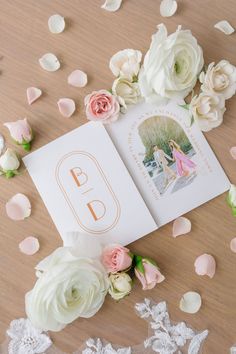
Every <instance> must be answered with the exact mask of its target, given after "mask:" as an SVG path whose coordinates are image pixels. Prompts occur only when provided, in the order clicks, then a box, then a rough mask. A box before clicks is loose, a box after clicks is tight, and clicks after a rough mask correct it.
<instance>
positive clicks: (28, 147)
mask: <svg viewBox="0 0 236 354" xmlns="http://www.w3.org/2000/svg"><path fill="white" fill-rule="evenodd" d="M22 147H23V149H24V150H25V151H30V149H31V145H30V143H23V144H22Z"/></svg>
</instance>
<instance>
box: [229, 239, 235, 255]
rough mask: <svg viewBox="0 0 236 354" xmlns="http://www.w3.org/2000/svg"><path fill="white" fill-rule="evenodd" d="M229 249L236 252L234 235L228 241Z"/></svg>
mask: <svg viewBox="0 0 236 354" xmlns="http://www.w3.org/2000/svg"><path fill="white" fill-rule="evenodd" d="M230 249H231V251H232V252H234V253H236V237H234V238H233V239H232V240H231V242H230Z"/></svg>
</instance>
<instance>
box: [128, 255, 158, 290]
mask: <svg viewBox="0 0 236 354" xmlns="http://www.w3.org/2000/svg"><path fill="white" fill-rule="evenodd" d="M134 272H135V275H136V277H137V278H138V280H139V281H140V283H141V284H142V287H143V290H151V289H153V288H154V287H155V286H156V284H158V283H161V282H163V281H164V280H165V277H164V276H163V275H162V274H161V272H160V270H159V269H158V267H157V265H156V263H155V262H154V261H153V260H151V259H147V258H142V257H140V256H136V266H135V269H134Z"/></svg>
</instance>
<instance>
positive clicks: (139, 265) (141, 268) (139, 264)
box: [135, 262, 145, 274]
mask: <svg viewBox="0 0 236 354" xmlns="http://www.w3.org/2000/svg"><path fill="white" fill-rule="evenodd" d="M135 268H136V269H137V270H138V271H139V272H140V273H141V274H144V273H145V270H144V266H143V262H138V263H136V266H135Z"/></svg>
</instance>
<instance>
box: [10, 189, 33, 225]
mask: <svg viewBox="0 0 236 354" xmlns="http://www.w3.org/2000/svg"><path fill="white" fill-rule="evenodd" d="M6 212H7V216H8V217H9V218H10V219H12V220H15V221H19V220H24V219H25V218H28V217H29V216H30V214H31V204H30V201H29V199H28V198H27V197H26V196H25V195H24V194H21V193H18V194H16V195H14V196H13V197H12V198H11V199H10V200H9V201H8V202H7V203H6Z"/></svg>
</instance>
